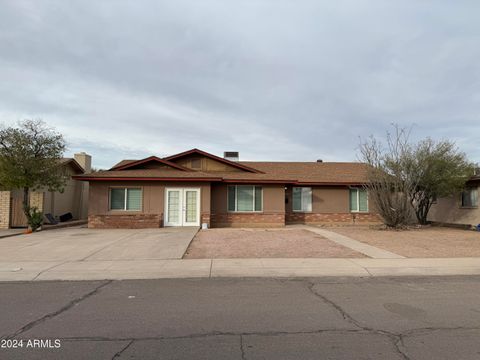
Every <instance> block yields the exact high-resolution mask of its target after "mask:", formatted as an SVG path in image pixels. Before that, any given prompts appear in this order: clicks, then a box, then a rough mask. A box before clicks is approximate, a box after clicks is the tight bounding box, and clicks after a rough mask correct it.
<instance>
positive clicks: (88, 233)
mask: <svg viewBox="0 0 480 360" xmlns="http://www.w3.org/2000/svg"><path fill="white" fill-rule="evenodd" d="M197 230H198V229H197V228H163V229H108V230H103V229H102V230H100V229H88V228H86V227H78V228H67V229H59V230H49V231H42V232H38V233H34V234H29V235H19V236H14V237H9V238H3V239H0V262H2V261H8V262H21V261H36V262H43V261H95V260H164V259H181V258H182V256H183V254H184V253H185V250H186V249H187V247H188V244H189V243H190V241H191V240H192V238H193V237H194V236H195V234H196V232H197Z"/></svg>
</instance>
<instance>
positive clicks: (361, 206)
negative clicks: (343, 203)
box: [350, 188, 368, 212]
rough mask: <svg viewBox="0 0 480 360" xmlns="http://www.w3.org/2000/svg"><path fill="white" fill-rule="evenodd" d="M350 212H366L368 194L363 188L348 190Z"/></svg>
mask: <svg viewBox="0 0 480 360" xmlns="http://www.w3.org/2000/svg"><path fill="white" fill-rule="evenodd" d="M350 211H351V212H368V193H367V190H365V189H363V188H350Z"/></svg>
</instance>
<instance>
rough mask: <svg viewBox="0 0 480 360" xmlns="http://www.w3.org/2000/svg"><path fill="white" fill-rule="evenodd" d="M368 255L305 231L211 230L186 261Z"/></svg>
mask: <svg viewBox="0 0 480 360" xmlns="http://www.w3.org/2000/svg"><path fill="white" fill-rule="evenodd" d="M363 257H365V256H364V255H362V254H360V253H358V252H356V251H354V250H351V249H348V248H346V247H343V246H341V245H338V244H336V243H334V242H332V241H330V240H328V239H326V238H324V237H323V236H320V235H317V234H315V233H313V232H310V231H308V230H301V229H290V230H287V229H209V230H201V231H199V232H198V234H197V235H196V236H195V238H194V239H193V241H192V242H191V244H190V246H189V248H188V250H187V252H186V253H185V255H184V258H185V259H204V258H207V259H227V258H363Z"/></svg>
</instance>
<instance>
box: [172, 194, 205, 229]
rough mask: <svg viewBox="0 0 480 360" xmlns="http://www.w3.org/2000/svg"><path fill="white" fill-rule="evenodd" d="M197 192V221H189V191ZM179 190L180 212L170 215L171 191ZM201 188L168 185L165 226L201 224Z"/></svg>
mask: <svg viewBox="0 0 480 360" xmlns="http://www.w3.org/2000/svg"><path fill="white" fill-rule="evenodd" d="M192 191H193V192H195V193H196V201H195V202H196V204H195V214H196V217H195V221H187V220H188V219H187V210H188V204H187V193H188V192H192ZM170 192H172V193H174V192H177V194H176V196H177V201H178V204H177V205H178V206H177V207H178V210H177V211H178V212H177V213H176V214H175V211H173V213H172V214H171V215H172V217H170V213H171V212H169V210H170V209H169V195H170V194H169V193H170ZM200 195H201V194H200V188H190V187H189V188H181V187H168V188H165V212H164V219H165V222H164V224H165V226H200V199H201V196H200ZM173 205H175V204H173Z"/></svg>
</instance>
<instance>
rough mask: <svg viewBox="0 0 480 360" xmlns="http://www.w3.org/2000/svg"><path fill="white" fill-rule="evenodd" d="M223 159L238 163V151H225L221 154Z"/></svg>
mask: <svg viewBox="0 0 480 360" xmlns="http://www.w3.org/2000/svg"><path fill="white" fill-rule="evenodd" d="M223 158H224V159H225V160H230V161H238V160H239V156H238V151H225V152H224V153H223Z"/></svg>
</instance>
